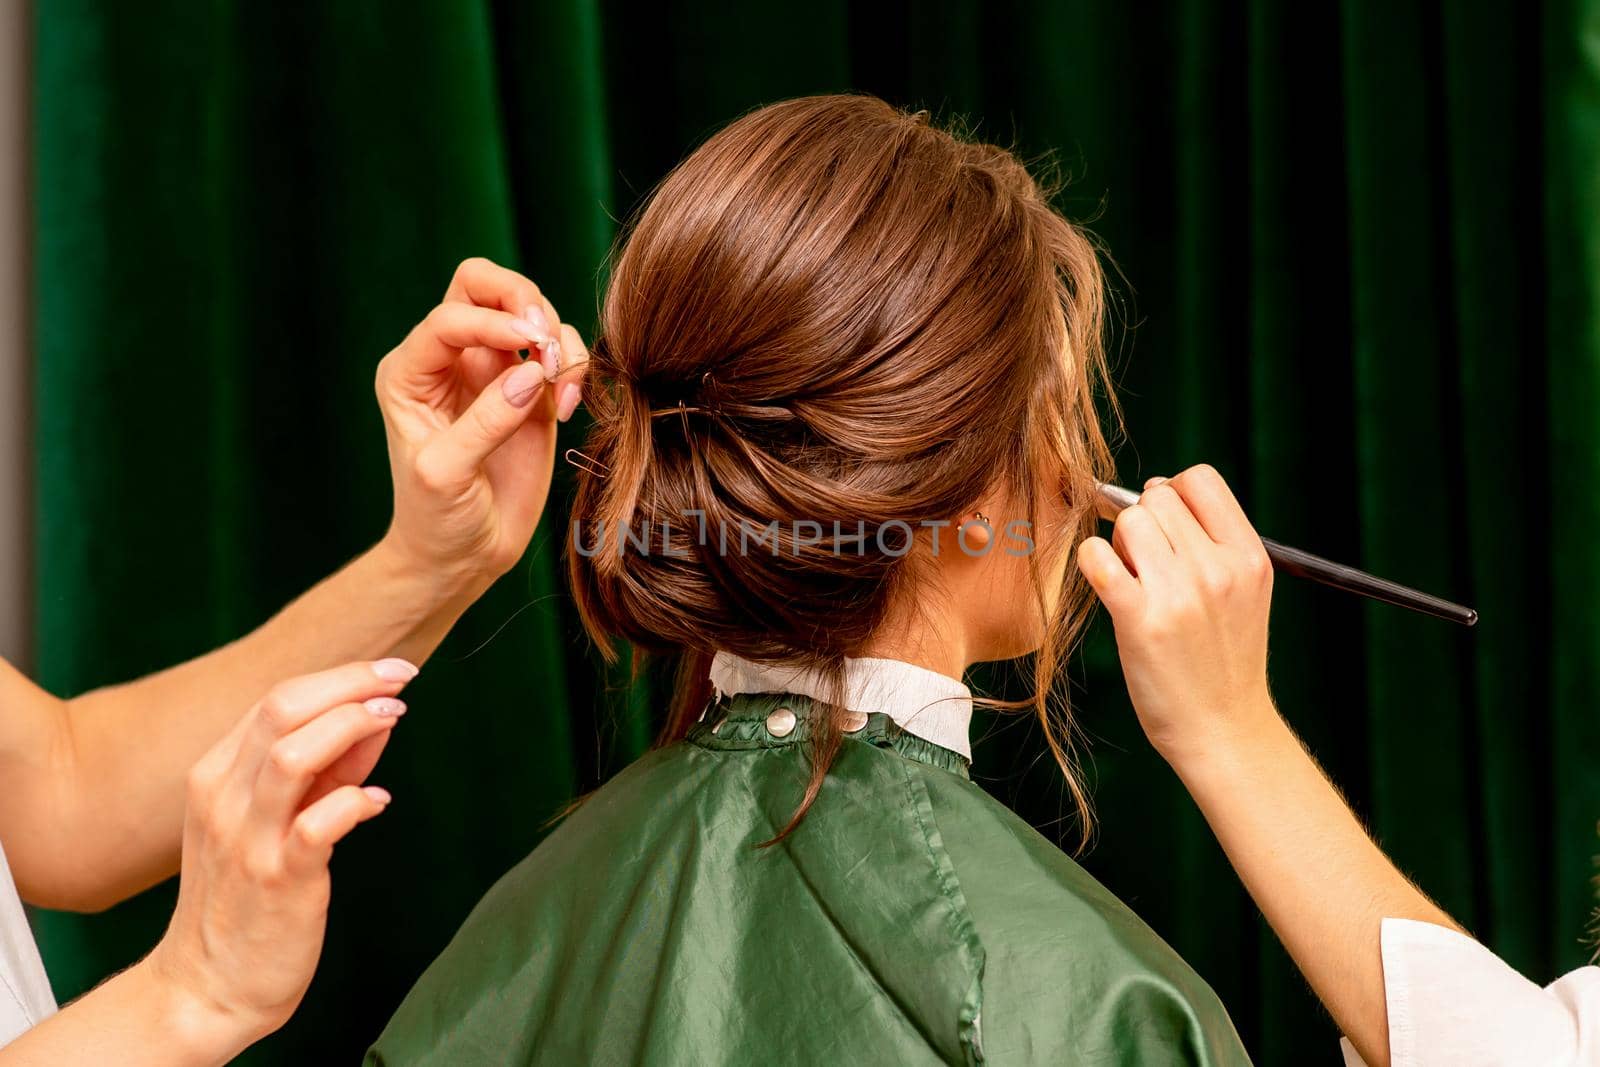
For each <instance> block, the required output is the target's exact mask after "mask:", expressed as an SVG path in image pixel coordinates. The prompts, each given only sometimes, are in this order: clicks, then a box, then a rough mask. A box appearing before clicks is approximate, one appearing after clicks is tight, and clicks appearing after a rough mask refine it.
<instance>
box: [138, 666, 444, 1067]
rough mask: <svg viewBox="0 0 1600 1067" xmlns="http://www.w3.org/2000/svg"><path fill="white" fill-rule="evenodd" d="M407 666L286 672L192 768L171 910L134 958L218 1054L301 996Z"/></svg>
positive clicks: (371, 792)
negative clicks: (162, 930)
mask: <svg viewBox="0 0 1600 1067" xmlns="http://www.w3.org/2000/svg"><path fill="white" fill-rule="evenodd" d="M415 672H416V668H414V667H412V666H411V665H410V664H408V663H406V662H405V661H403V660H383V661H380V662H377V663H352V664H349V665H347V666H344V667H339V668H336V669H334V670H330V671H323V672H322V673H320V674H312V675H307V676H305V677H302V678H296V679H293V680H291V681H287V682H283V683H281V684H280V685H278V686H277V687H275V688H274V689H273V690H272V692H270V693H268V694H267V696H266V697H265V698H264V699H263V700H262V701H261V702H260V703H259V704H257V705H256V706H255V707H254V708H253V709H252V710H251V711H250V712H249V714H247V715H246V716H244V718H243V719H241V720H240V722H239V724H238V725H237V726H236V727H235V728H234V730H233V731H232V733H230V734H229V735H228V736H226V737H225V738H223V739H222V740H221V741H220V742H218V743H217V745H216V747H215V748H213V749H212V750H211V751H210V752H208V753H206V755H205V756H204V757H202V758H201V760H200V762H199V763H197V764H196V765H195V767H194V769H193V770H192V771H191V772H190V775H189V803H188V809H187V811H186V814H185V817H184V828H183V874H182V882H181V884H180V888H179V891H178V905H177V910H176V911H175V912H174V913H173V917H172V925H171V926H170V927H169V929H168V930H167V934H166V936H165V937H164V938H162V940H161V942H160V944H159V945H157V947H156V949H155V950H154V951H153V952H152V953H151V954H150V956H149V957H147V958H146V959H145V960H144V961H143V962H142V963H140V964H139V965H138V967H139V968H142V969H143V974H144V976H145V977H146V978H148V980H149V981H150V982H151V983H152V984H153V985H155V986H157V987H159V988H160V989H161V990H162V992H163V993H164V996H163V997H160V998H153V999H155V1000H157V1001H158V1002H164V1003H170V1004H177V1005H180V1006H181V1010H175V1012H174V1014H175V1015H176V1016H177V1017H178V1018H181V1019H182V1020H183V1025H184V1027H185V1033H184V1035H183V1037H184V1040H185V1043H186V1044H187V1045H189V1046H191V1047H192V1046H194V1045H196V1044H198V1045H200V1046H202V1047H207V1048H210V1049H212V1050H213V1051H215V1052H217V1053H218V1056H219V1058H218V1060H217V1062H221V1060H224V1059H227V1058H230V1057H231V1056H232V1055H234V1054H236V1053H237V1052H238V1051H239V1050H240V1049H242V1048H244V1047H245V1046H246V1045H248V1044H249V1043H251V1042H252V1041H255V1040H258V1039H259V1038H261V1037H263V1036H264V1035H266V1034H268V1033H270V1032H272V1031H273V1030H275V1029H277V1028H278V1027H279V1026H282V1025H283V1023H284V1022H285V1021H286V1020H287V1019H288V1018H289V1016H290V1014H291V1013H292V1012H293V1011H294V1009H295V1007H296V1006H297V1005H298V1004H299V1003H300V999H301V997H303V996H304V995H305V991H306V987H307V985H309V984H310V982H311V975H312V973H313V972H314V971H315V970H316V967H317V958H318V956H319V955H320V954H321V952H322V939H323V932H324V929H325V927H326V924H327V917H328V898H329V893H330V884H329V878H328V860H329V858H330V857H331V855H332V853H333V846H334V844H335V843H336V842H338V841H339V840H340V839H341V838H343V837H344V836H345V835H346V834H348V833H349V832H350V831H351V830H352V829H353V828H354V827H355V826H356V824H357V823H360V822H362V821H364V820H366V819H370V818H372V817H373V816H374V815H377V814H378V813H379V812H381V811H383V810H384V808H385V807H386V806H387V805H388V803H389V794H388V793H386V792H385V791H384V790H382V789H379V788H378V787H376V786H367V787H365V788H363V786H362V784H361V783H362V782H364V781H365V780H366V777H367V774H368V773H369V772H370V771H371V770H372V767H373V765H374V764H375V763H376V762H377V759H378V756H379V754H380V753H381V752H382V751H383V746H384V744H385V742H386V741H387V740H388V736H389V731H390V730H391V729H393V728H394V725H395V722H396V721H397V720H398V718H399V716H400V715H401V714H402V713H403V712H404V711H405V705H404V704H402V703H401V702H400V701H399V700H396V699H395V695H396V694H397V693H398V692H399V691H400V690H401V689H402V688H404V686H405V683H406V681H407V680H408V679H409V678H410V677H411V676H412V675H413V674H415ZM230 1048H231V1049H232V1051H228V1050H229V1049H230Z"/></svg>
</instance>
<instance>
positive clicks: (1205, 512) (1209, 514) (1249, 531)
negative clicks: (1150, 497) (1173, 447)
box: [1165, 463, 1261, 547]
mask: <svg viewBox="0 0 1600 1067" xmlns="http://www.w3.org/2000/svg"><path fill="white" fill-rule="evenodd" d="M1165 484H1166V485H1169V486H1171V487H1172V488H1173V489H1176V490H1177V491H1178V495H1179V496H1181V497H1183V502H1184V503H1185V504H1188V505H1189V510H1190V511H1191V512H1193V513H1194V517H1195V518H1196V519H1198V520H1200V526H1201V528H1202V529H1204V530H1205V532H1206V533H1207V534H1209V535H1210V536H1211V539H1212V540H1213V541H1215V542H1217V543H1218V544H1219V545H1234V546H1238V547H1246V546H1249V545H1259V544H1260V543H1261V535H1260V534H1258V533H1256V530H1255V527H1254V526H1251V525H1250V520H1249V519H1248V518H1246V517H1245V513H1244V509H1243V508H1242V507H1240V506H1239V501H1238V500H1236V499H1234V495H1233V490H1232V489H1229V488H1228V483H1227V482H1225V481H1223V478H1222V475H1221V474H1219V473H1218V472H1217V469H1216V468H1215V467H1213V466H1211V465H1210V464H1209V463H1201V464H1198V465H1196V466H1193V467H1190V468H1189V469H1188V470H1186V471H1184V472H1183V473H1182V474H1180V475H1178V476H1177V477H1176V478H1171V479H1168V481H1167V482H1166V483H1165Z"/></svg>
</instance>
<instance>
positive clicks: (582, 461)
mask: <svg viewBox="0 0 1600 1067" xmlns="http://www.w3.org/2000/svg"><path fill="white" fill-rule="evenodd" d="M563 458H565V459H566V461H567V462H568V463H570V464H572V465H573V466H574V467H577V468H578V469H579V470H581V471H583V473H585V474H592V475H594V476H595V477H596V478H604V477H605V476H606V475H608V474H610V473H611V468H610V467H608V466H607V465H606V464H604V463H601V462H600V461H599V460H597V459H595V458H594V457H593V456H586V455H584V454H583V453H582V452H579V451H578V450H577V449H576V448H569V449H567V451H566V454H565V456H564V457H563Z"/></svg>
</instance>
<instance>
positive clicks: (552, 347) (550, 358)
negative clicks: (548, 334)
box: [539, 337, 561, 378]
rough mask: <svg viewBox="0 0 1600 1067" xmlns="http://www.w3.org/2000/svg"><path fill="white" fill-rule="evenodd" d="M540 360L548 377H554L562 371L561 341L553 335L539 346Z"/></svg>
mask: <svg viewBox="0 0 1600 1067" xmlns="http://www.w3.org/2000/svg"><path fill="white" fill-rule="evenodd" d="M539 362H540V363H541V364H543V366H544V373H545V376H546V377H549V378H554V377H555V376H556V375H557V374H558V373H560V371H561V342H560V341H559V340H557V339H556V338H554V337H552V338H550V340H548V341H546V342H545V343H544V344H543V345H541V346H540V347H539Z"/></svg>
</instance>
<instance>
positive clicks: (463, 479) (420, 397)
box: [377, 259, 588, 595]
mask: <svg viewBox="0 0 1600 1067" xmlns="http://www.w3.org/2000/svg"><path fill="white" fill-rule="evenodd" d="M519 349H528V350H529V358H528V360H527V361H526V362H523V361H522V360H521V359H520V358H519V357H518V354H517V353H518V350H519ZM587 359H588V352H587V351H586V349H585V348H584V345H583V341H582V339H581V338H580V337H579V336H578V332H577V331H576V330H574V329H573V328H572V327H571V326H568V325H565V324H563V323H562V322H561V319H560V318H559V316H557V314H556V310H555V308H554V307H552V306H551V305H550V301H548V300H546V299H545V298H544V295H543V294H542V293H540V292H539V287H538V286H536V285H534V284H533V282H531V281H529V280H528V279H527V278H524V277H523V276H522V275H520V274H518V273H516V272H515V271H512V270H507V269H506V268H504V267H500V266H496V265H495V264H493V263H491V262H489V261H488V260H486V259H469V260H467V261H466V262H464V263H462V264H461V266H460V267H459V268H457V270H456V274H455V278H454V279H453V280H452V281H451V283H450V288H449V290H448V291H446V293H445V296H444V301H443V302H442V303H441V304H440V305H439V306H438V307H436V308H434V309H433V311H431V312H430V313H429V314H428V317H427V318H425V319H424V320H423V321H422V322H421V323H419V324H418V325H417V326H416V328H415V329H413V330H412V331H411V333H410V334H409V335H408V336H407V337H406V339H405V340H404V341H402V342H401V343H400V345H399V347H397V348H396V349H395V350H394V351H393V352H390V353H389V354H388V355H387V356H386V357H384V359H383V362H382V363H380V364H379V365H378V374H377V393H378V404H379V406H380V407H381V408H382V409H383V421H384V427H385V430H386V432H387V435H388V440H389V466H390V471H391V473H392V475H393V478H394V521H393V524H392V525H391V527H390V529H389V533H388V535H387V536H386V537H385V539H384V540H385V545H386V546H388V548H389V549H390V550H391V551H392V554H393V555H394V556H396V557H397V558H398V559H399V560H400V562H401V565H402V566H403V567H407V568H415V569H416V570H417V571H418V572H419V573H427V574H436V575H439V576H441V577H443V578H446V579H450V580H455V581H459V582H460V583H461V584H463V586H464V587H466V588H467V589H468V591H470V592H471V593H472V594H473V595H476V594H477V593H478V592H481V591H482V589H483V588H486V587H487V586H488V584H489V583H490V582H492V581H493V580H494V579H495V578H498V577H499V576H500V575H501V574H504V573H505V572H506V571H507V570H508V569H510V568H511V566H512V565H513V564H515V563H516V561H517V560H518V559H520V558H521V557H522V553H523V551H524V550H525V549H526V548H527V547H528V541H529V539H530V538H532V536H533V530H534V527H535V526H537V525H538V522H539V515H540V513H541V512H543V510H544V505H545V500H546V498H547V497H548V495H549V491H550V476H551V471H552V469H553V466H554V462H555V443H556V423H557V422H558V421H565V420H566V419H567V418H569V417H570V416H571V414H572V412H573V409H575V408H576V407H577V405H578V396H579V381H580V378H581V375H582V374H583V364H584V363H585V362H586V361H587ZM552 379H553V381H552ZM547 383H548V384H547Z"/></svg>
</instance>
